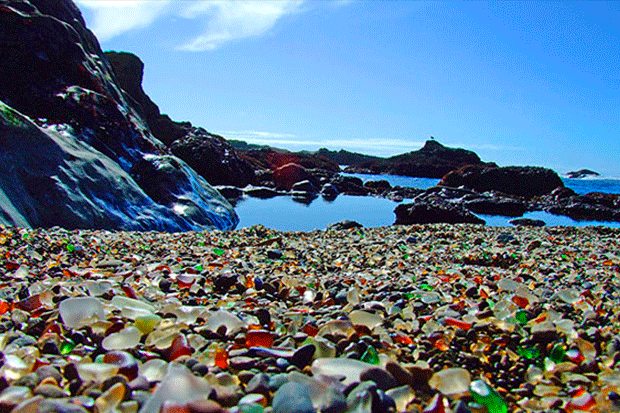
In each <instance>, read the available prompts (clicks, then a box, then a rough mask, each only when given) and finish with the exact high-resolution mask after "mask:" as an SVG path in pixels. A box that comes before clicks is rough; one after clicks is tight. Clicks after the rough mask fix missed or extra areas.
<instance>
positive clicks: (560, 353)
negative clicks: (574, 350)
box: [549, 344, 566, 364]
mask: <svg viewBox="0 0 620 413" xmlns="http://www.w3.org/2000/svg"><path fill="white" fill-rule="evenodd" d="M565 356H566V350H565V349H564V346H563V345H562V344H556V345H555V346H553V348H552V349H551V352H550V353H549V359H550V360H551V361H553V362H554V363H556V364H557V363H561V362H563V361H564V357H565Z"/></svg>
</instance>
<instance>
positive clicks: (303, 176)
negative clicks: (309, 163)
mask: <svg viewBox="0 0 620 413" xmlns="http://www.w3.org/2000/svg"><path fill="white" fill-rule="evenodd" d="M273 181H274V183H275V184H276V187H277V188H278V189H284V190H286V191H290V190H291V188H292V187H293V185H294V184H296V183H297V182H301V181H309V182H313V185H315V184H318V182H319V180H318V179H317V178H316V177H315V176H314V175H313V174H312V173H311V172H310V171H309V170H308V169H306V168H304V167H303V166H301V165H298V164H296V163H289V164H286V165H282V166H280V167H279V168H277V169H275V170H274V171H273Z"/></svg>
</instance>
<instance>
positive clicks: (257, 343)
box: [245, 330, 273, 348]
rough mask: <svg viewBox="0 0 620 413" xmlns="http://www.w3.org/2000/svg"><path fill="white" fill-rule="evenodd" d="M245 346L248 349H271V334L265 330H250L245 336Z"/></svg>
mask: <svg viewBox="0 0 620 413" xmlns="http://www.w3.org/2000/svg"><path fill="white" fill-rule="evenodd" d="M245 346H246V347H247V348H250V347H271V346H273V334H272V333H270V332H269V331H267V330H252V331H248V332H247V333H246V335H245Z"/></svg>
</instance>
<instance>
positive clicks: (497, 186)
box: [439, 165, 564, 198]
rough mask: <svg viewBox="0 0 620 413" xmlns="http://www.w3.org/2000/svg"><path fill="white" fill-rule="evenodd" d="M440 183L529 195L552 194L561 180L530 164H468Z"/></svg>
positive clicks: (480, 190)
mask: <svg viewBox="0 0 620 413" xmlns="http://www.w3.org/2000/svg"><path fill="white" fill-rule="evenodd" d="M439 185H443V186H449V187H460V186H463V187H465V188H469V189H472V190H474V191H477V192H480V193H482V192H487V191H497V192H502V193H504V194H508V195H513V196H519V197H525V198H532V197H535V196H541V195H545V194H549V193H551V191H553V190H554V189H556V188H558V187H563V186H564V183H563V182H562V180H561V179H560V177H559V176H558V174H557V173H555V172H554V171H552V170H551V169H547V168H540V167H533V166H506V167H497V166H482V165H468V166H464V167H462V168H460V169H458V170H455V171H452V172H450V173H448V174H447V175H445V176H444V177H443V178H442V179H441V182H439Z"/></svg>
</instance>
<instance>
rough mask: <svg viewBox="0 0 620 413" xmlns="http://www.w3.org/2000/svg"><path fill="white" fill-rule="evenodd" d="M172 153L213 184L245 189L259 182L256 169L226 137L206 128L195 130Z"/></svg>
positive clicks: (182, 138) (177, 141)
mask: <svg viewBox="0 0 620 413" xmlns="http://www.w3.org/2000/svg"><path fill="white" fill-rule="evenodd" d="M170 150H171V151H172V153H173V154H175V155H176V156H178V157H179V158H181V159H183V160H185V161H186V162H187V163H188V164H189V166H191V167H192V168H194V170H195V171H196V172H198V174H199V175H200V176H202V177H204V178H205V179H206V180H207V181H208V182H209V183H210V184H211V185H234V186H237V187H244V186H246V185H251V184H255V183H257V181H258V180H257V178H256V174H255V172H254V168H253V167H252V166H251V165H250V164H249V163H248V162H246V161H245V160H244V159H242V158H240V157H239V156H238V155H237V152H236V151H235V150H234V149H233V148H232V147H231V146H230V144H229V143H228V142H227V141H226V140H225V139H224V138H222V137H221V136H218V135H214V134H211V133H209V132H207V131H206V130H204V129H202V128H191V130H189V131H188V132H187V134H185V135H184V136H182V137H181V138H179V139H177V140H175V141H174V142H173V143H172V144H171V145H170Z"/></svg>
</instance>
